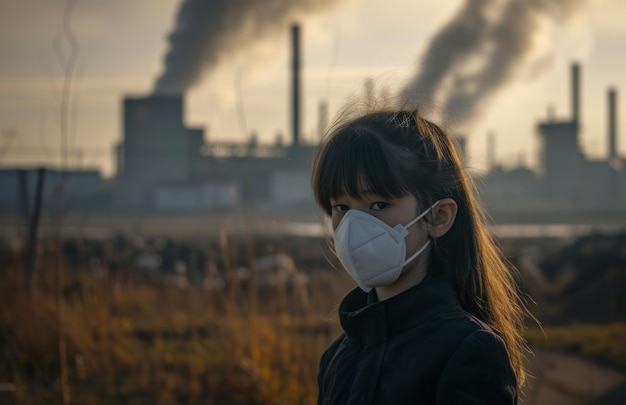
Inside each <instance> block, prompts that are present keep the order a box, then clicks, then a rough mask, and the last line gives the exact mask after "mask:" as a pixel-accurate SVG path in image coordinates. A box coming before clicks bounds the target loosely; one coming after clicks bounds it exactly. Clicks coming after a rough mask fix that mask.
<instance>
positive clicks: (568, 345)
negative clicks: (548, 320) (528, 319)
mask: <svg viewBox="0 0 626 405" xmlns="http://www.w3.org/2000/svg"><path fill="white" fill-rule="evenodd" d="M526 339H527V340H528V342H529V344H530V345H531V346H532V347H538V348H545V349H553V350H558V351H565V352H568V353H572V354H577V355H581V356H584V357H587V358H590V359H594V360H597V361H599V362H601V363H603V364H606V365H610V366H613V367H615V368H617V369H619V370H622V371H625V372H626V345H625V344H624V342H626V324H625V323H609V324H576V325H567V326H547V327H544V328H543V330H541V329H539V328H532V329H529V330H528V331H527V333H526Z"/></svg>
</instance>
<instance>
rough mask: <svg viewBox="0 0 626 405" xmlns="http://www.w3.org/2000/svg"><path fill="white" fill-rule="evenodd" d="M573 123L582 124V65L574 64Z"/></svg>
mask: <svg viewBox="0 0 626 405" xmlns="http://www.w3.org/2000/svg"><path fill="white" fill-rule="evenodd" d="M572 122H574V123H575V124H578V123H580V65H579V64H578V63H572Z"/></svg>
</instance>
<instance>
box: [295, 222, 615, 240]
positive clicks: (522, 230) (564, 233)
mask: <svg viewBox="0 0 626 405" xmlns="http://www.w3.org/2000/svg"><path fill="white" fill-rule="evenodd" d="M489 230H490V232H491V233H492V235H493V236H494V237H496V238H502V239H520V238H521V239H538V238H554V239H572V238H578V237H581V236H586V235H592V234H595V233H598V234H603V235H612V234H617V233H620V232H624V231H626V224H601V225H599V224H593V225H592V224H499V225H494V226H491V227H489ZM286 233H287V234H289V235H293V236H305V237H324V236H331V235H332V231H331V229H330V226H329V225H327V224H319V223H290V224H287V225H286Z"/></svg>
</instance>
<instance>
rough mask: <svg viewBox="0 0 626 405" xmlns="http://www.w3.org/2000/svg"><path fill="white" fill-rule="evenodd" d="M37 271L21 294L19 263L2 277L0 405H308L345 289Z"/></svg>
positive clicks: (321, 275) (334, 278) (320, 275)
mask: <svg viewBox="0 0 626 405" xmlns="http://www.w3.org/2000/svg"><path fill="white" fill-rule="evenodd" d="M44 256H45V255H44ZM51 258H53V256H51ZM18 262H19V260H17V259H16V260H15V263H18ZM4 263H5V264H7V263H9V264H10V263H11V260H10V258H8V259H7V260H5V261H4ZM15 263H14V264H15ZM40 267H41V269H42V271H40V276H39V278H38V281H37V283H36V285H35V288H34V289H33V291H32V292H31V293H27V292H26V290H25V288H24V285H23V282H22V276H21V269H20V266H17V265H16V266H15V267H11V266H10V265H9V266H7V267H6V268H2V271H1V272H0V297H2V298H1V300H0V358H1V359H2V360H1V361H0V387H1V389H0V403H3V404H4V403H8V404H10V403H19V404H42V403H62V401H61V397H62V392H63V390H65V393H66V394H65V396H66V402H67V398H68V397H69V398H70V399H71V403H74V404H94V405H97V404H111V403H124V404H225V403H228V404H312V403H315V401H316V396H317V385H316V373H317V367H318V364H319V358H320V355H321V353H322V351H323V350H324V348H325V347H326V346H327V345H328V344H329V343H330V342H331V341H332V340H333V339H334V338H335V337H336V336H337V335H338V333H339V330H338V325H337V323H336V322H335V321H334V320H333V319H332V318H333V312H334V311H333V308H334V306H335V305H336V304H337V303H338V302H339V300H340V297H341V295H342V294H343V293H344V292H345V291H346V290H347V289H348V288H349V282H348V280H347V278H346V277H345V276H344V275H343V274H341V275H340V274H339V273H337V272H336V271H335V270H328V269H316V270H315V271H311V272H310V273H311V277H310V282H309V283H308V284H307V285H303V286H287V285H278V286H274V287H266V288H260V287H256V286H255V284H253V283H250V284H249V285H248V286H242V285H241V284H240V283H234V282H233V283H227V284H226V288H224V289H221V290H205V289H202V288H198V287H193V286H188V287H185V288H180V287H176V286H170V285H167V284H164V283H155V282H154V281H146V280H144V279H142V278H140V277H119V275H118V276H117V277H115V278H114V277H113V276H111V275H110V274H109V273H108V272H103V273H101V274H99V275H98V276H93V275H88V273H87V272H86V271H67V270H65V271H63V272H62V277H61V278H59V277H58V275H59V274H58V272H57V271H56V270H58V266H57V265H56V264H55V263H54V262H53V261H49V262H46V263H42V264H41V266H40ZM55 269H56V270H55ZM118 273H119V272H118ZM127 274H129V273H127ZM60 280H61V281H60ZM59 282H60V283H61V284H59ZM59 342H63V344H62V346H64V349H63V350H60V347H61V346H60V344H59ZM63 352H65V355H64V356H63V358H65V359H66V362H61V361H60V358H61V357H60V356H59V353H63ZM64 373H65V375H67V378H66V379H65V382H64V379H63V378H62V377H61V376H62V375H64ZM68 393H69V395H68Z"/></svg>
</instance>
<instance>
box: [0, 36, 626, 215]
mask: <svg viewBox="0 0 626 405" xmlns="http://www.w3.org/2000/svg"><path fill="white" fill-rule="evenodd" d="M300 65H301V63H300V29H299V27H298V26H297V25H293V26H292V27H291V73H290V78H289V80H290V83H291V84H290V89H291V90H290V91H291V97H290V107H289V108H290V110H291V111H290V116H291V128H290V134H291V137H290V139H289V140H288V141H287V142H285V140H283V139H282V138H281V137H277V138H276V140H275V142H274V143H272V144H262V143H260V142H259V141H258V137H257V136H256V135H255V134H254V133H252V134H251V135H250V136H249V139H248V141H247V142H246V143H232V142H222V141H215V140H209V139H208V137H207V136H206V134H205V130H204V128H190V127H187V126H186V125H185V122H184V117H185V103H184V94H172V93H165V92H158V91H156V92H155V93H153V94H151V95H148V96H140V97H130V96H129V97H125V98H124V99H123V101H122V106H121V107H122V131H123V137H122V140H121V141H120V143H119V144H118V145H116V147H115V159H116V176H115V177H114V178H112V179H103V178H102V176H101V175H100V173H98V172H97V171H69V172H60V171H50V170H47V171H46V174H47V176H46V180H45V189H44V191H43V195H44V197H43V205H42V206H43V210H44V211H52V207H53V206H54V204H56V203H57V202H58V201H59V198H58V195H59V193H60V191H59V190H63V191H64V198H65V201H64V203H65V209H66V211H67V212H84V213H107V214H118V213H119V214H133V213H140V214H146V213H147V214H154V215H169V214H180V213H199V214H205V213H208V214H221V213H231V214H237V213H243V212H245V213H248V214H254V215H263V214H276V213H280V214H281V215H284V216H293V217H295V216H299V215H302V214H304V215H308V214H310V213H315V212H316V207H315V205H314V199H313V195H312V192H311V191H310V170H311V160H312V157H313V151H314V148H315V145H312V144H306V143H304V142H302V136H301V132H300V131H301V130H300V127H301V123H300V121H301V105H300V103H301V100H300V99H301V77H300V75H301V66H300ZM580 76H581V68H580V66H579V65H578V64H573V65H572V68H571V89H572V97H571V105H572V107H571V117H570V118H568V119H561V120H559V119H557V118H555V117H554V116H553V114H552V113H550V112H549V113H548V116H547V118H546V119H544V120H542V121H541V122H539V123H538V124H537V127H536V136H538V137H539V140H540V144H541V156H540V159H539V168H538V169H530V168H528V167H525V166H518V167H515V168H504V167H502V166H499V165H496V164H493V163H492V164H491V165H490V167H489V170H488V171H487V172H486V173H485V174H482V175H480V178H479V179H478V182H477V184H478V187H479V191H480V194H481V199H482V200H483V202H484V203H485V205H486V208H487V211H488V213H489V214H490V216H491V217H493V218H494V219H495V220H496V221H498V222H504V223H517V222H534V223H541V222H543V223H546V222H548V223H550V222H571V221H573V220H581V221H585V220H587V219H593V218H596V217H598V216H601V217H602V218H604V219H605V220H611V219H612V218H621V219H624V218H626V161H625V160H624V158H623V157H620V156H619V155H618V152H617V150H618V149H617V142H618V141H617V140H618V129H617V92H616V90H615V89H610V90H609V92H608V97H607V98H608V108H607V109H608V114H607V116H608V125H607V128H608V129H607V136H608V139H609V153H608V158H607V159H604V160H591V159H589V158H587V157H586V156H585V154H584V152H583V151H582V150H581V147H580V142H579V135H580V131H581V122H580V121H581V120H580V90H579V89H580V80H581V78H580ZM323 106H324V104H323V103H322V104H320V117H319V122H320V123H324V122H327V121H328V119H327V117H326V114H327V109H326V108H322V107H323ZM321 125H322V124H321ZM459 141H462V139H459ZM459 144H461V145H462V144H463V142H459ZM488 155H493V153H492V152H489V151H488ZM36 183H37V173H36V170H26V171H20V172H19V173H18V171H16V170H10V169H4V170H0V187H2V189H3V190H15V192H9V193H3V195H2V196H1V197H0V213H4V214H20V211H22V210H23V208H22V207H24V206H25V205H29V204H25V203H24V202H25V201H29V198H28V197H29V196H34V195H35V194H36V191H37V190H36V188H35V184H36ZM61 184H63V186H62V187H61ZM31 198H32V197H31ZM31 205H32V204H31Z"/></svg>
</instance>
